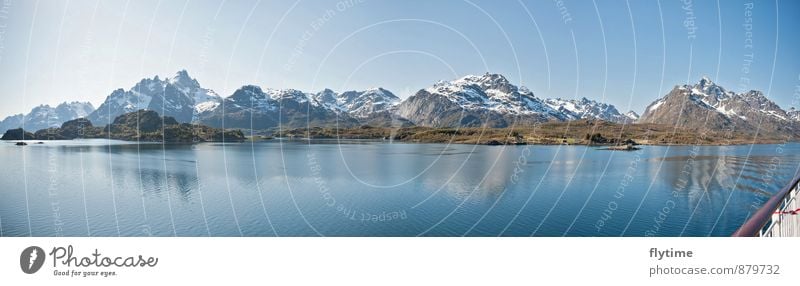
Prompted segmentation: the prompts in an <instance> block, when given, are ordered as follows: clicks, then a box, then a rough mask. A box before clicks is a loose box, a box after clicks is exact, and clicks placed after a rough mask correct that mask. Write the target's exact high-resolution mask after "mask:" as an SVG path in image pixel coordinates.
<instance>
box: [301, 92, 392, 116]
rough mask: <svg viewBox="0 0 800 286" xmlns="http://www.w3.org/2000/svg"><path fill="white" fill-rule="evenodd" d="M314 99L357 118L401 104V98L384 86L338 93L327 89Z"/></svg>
mask: <svg viewBox="0 0 800 286" xmlns="http://www.w3.org/2000/svg"><path fill="white" fill-rule="evenodd" d="M314 100H315V101H316V102H317V103H318V104H319V105H320V106H323V107H325V108H327V109H330V110H333V111H334V112H339V113H346V114H348V115H350V116H352V117H355V118H368V117H370V116H372V115H373V114H375V113H380V112H391V111H393V110H394V108H395V107H396V106H397V105H398V104H400V98H399V97H397V96H396V95H394V93H392V92H391V91H388V90H386V89H383V88H372V89H368V90H364V91H346V92H343V93H340V94H339V93H336V92H334V91H332V90H330V89H325V90H323V91H321V92H319V93H317V94H315V95H314Z"/></svg>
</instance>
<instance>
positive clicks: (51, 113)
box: [0, 101, 94, 132]
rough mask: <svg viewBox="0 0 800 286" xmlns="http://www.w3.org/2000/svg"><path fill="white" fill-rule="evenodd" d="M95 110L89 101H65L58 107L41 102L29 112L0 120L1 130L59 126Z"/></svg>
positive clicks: (34, 129) (29, 129) (36, 129)
mask: <svg viewBox="0 0 800 286" xmlns="http://www.w3.org/2000/svg"><path fill="white" fill-rule="evenodd" d="M93 111H94V106H92V104H91V103H89V102H77V101H73V102H63V103H61V104H59V105H57V106H56V107H52V106H50V105H47V104H41V105H39V106H36V107H34V108H33V109H31V111H30V112H29V113H28V114H25V115H22V114H20V115H14V116H9V117H7V118H6V119H4V120H3V121H0V132H5V131H6V130H8V129H14V128H20V127H24V128H25V130H28V131H38V130H41V129H45V128H50V127H59V126H61V124H62V123H64V122H66V121H70V120H73V119H77V118H82V117H86V116H87V115H88V114H89V113H91V112H93Z"/></svg>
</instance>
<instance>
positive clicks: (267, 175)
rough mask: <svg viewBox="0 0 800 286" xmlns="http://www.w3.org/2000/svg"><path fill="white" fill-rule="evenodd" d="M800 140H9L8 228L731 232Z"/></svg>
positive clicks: (3, 188) (0, 214)
mask: <svg viewBox="0 0 800 286" xmlns="http://www.w3.org/2000/svg"><path fill="white" fill-rule="evenodd" d="M797 154H800V145H799V144H786V145H755V146H728V147H718V146H715V147H693V146H680V147H675V146H673V147H664V146H645V147H644V148H643V149H642V150H641V151H638V152H613V151H604V150H596V149H594V148H587V147H584V146H505V147H503V146H472V145H446V144H397V143H395V144H389V143H383V142H364V141H362V142H359V141H350V142H339V143H338V144H337V142H336V141H319V142H312V143H309V142H307V141H292V142H289V141H280V140H276V141H272V142H263V143H241V144H213V143H208V144H199V145H194V146H192V145H167V146H162V145H160V144H141V145H139V144H130V143H125V142H117V141H106V140H82V141H65V142H46V144H43V145H34V144H31V145H29V146H25V147H18V146H14V145H13V144H11V143H6V142H4V143H0V164H2V173H0V234H1V235H2V236H28V235H33V236H59V235H63V236H117V235H121V236H148V235H154V236H172V235H178V236H208V235H211V236H240V235H244V236H276V235H277V236H318V235H323V236H419V235H422V236H530V235H534V236H562V235H566V236H620V235H624V236H645V235H647V236H649V235H654V236H681V235H682V236H709V235H711V236H726V235H729V234H730V233H732V232H733V231H734V230H736V228H738V227H739V226H740V225H741V224H742V222H743V221H744V220H745V219H746V218H747V217H748V216H749V215H750V214H751V213H753V212H754V211H755V210H756V209H757V208H758V207H759V206H760V205H761V204H762V203H763V202H764V201H766V200H767V199H768V198H769V196H770V195H771V193H773V192H775V191H777V190H778V189H780V188H781V187H782V185H783V184H785V183H786V182H787V181H789V180H790V176H791V174H794V173H795V171H796V170H797V168H798V166H800V157H798V155H797Z"/></svg>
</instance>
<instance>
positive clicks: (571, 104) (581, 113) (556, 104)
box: [545, 97, 627, 123]
mask: <svg viewBox="0 0 800 286" xmlns="http://www.w3.org/2000/svg"><path fill="white" fill-rule="evenodd" d="M545 103H546V104H547V105H548V106H550V107H551V108H553V109H555V110H557V111H559V112H561V113H563V114H565V116H566V118H567V119H568V120H576V119H590V118H591V119H601V120H606V121H612V122H620V123H621V122H626V120H627V119H626V118H627V116H626V115H623V114H621V113H620V112H619V111H618V110H617V108H616V107H614V106H613V105H611V104H607V103H601V102H597V101H594V100H591V99H588V98H586V97H581V98H580V99H561V98H549V99H546V100H545Z"/></svg>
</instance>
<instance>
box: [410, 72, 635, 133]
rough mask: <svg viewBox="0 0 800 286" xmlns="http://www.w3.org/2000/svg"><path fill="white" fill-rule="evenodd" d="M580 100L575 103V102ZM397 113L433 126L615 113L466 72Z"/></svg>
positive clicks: (428, 90)
mask: <svg viewBox="0 0 800 286" xmlns="http://www.w3.org/2000/svg"><path fill="white" fill-rule="evenodd" d="M581 102H582V103H584V104H583V105H582V106H580V107H578V106H577V105H576V103H581ZM397 113H398V114H399V115H400V116H402V117H404V118H407V119H409V120H410V121H411V122H414V123H415V124H417V125H422V126H432V127H453V126H487V127H507V126H511V125H514V124H516V125H520V124H521V125H524V124H531V123H534V122H542V121H566V120H571V119H578V118H585V117H593V116H601V115H602V116H606V117H609V118H611V117H614V116H616V117H619V116H620V115H619V112H617V111H616V108H614V107H613V106H610V105H605V104H599V103H597V102H594V101H589V100H585V101H584V100H578V101H574V102H573V101H568V100H560V99H553V100H550V101H549V102H548V101H546V100H542V99H539V98H537V97H536V96H534V95H533V93H532V92H531V91H529V90H528V89H527V88H525V87H517V86H515V85H513V84H511V83H509V81H508V80H507V79H506V78H505V77H504V76H502V75H499V74H489V73H486V74H484V75H483V76H475V75H468V76H465V77H462V78H459V79H456V80H454V81H449V82H446V81H440V82H438V83H436V84H434V85H433V86H432V87H429V88H426V89H423V90H420V91H418V92H417V93H416V94H414V95H413V96H411V97H409V98H408V99H406V100H405V101H403V102H402V103H400V104H399V105H398V107H397Z"/></svg>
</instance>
